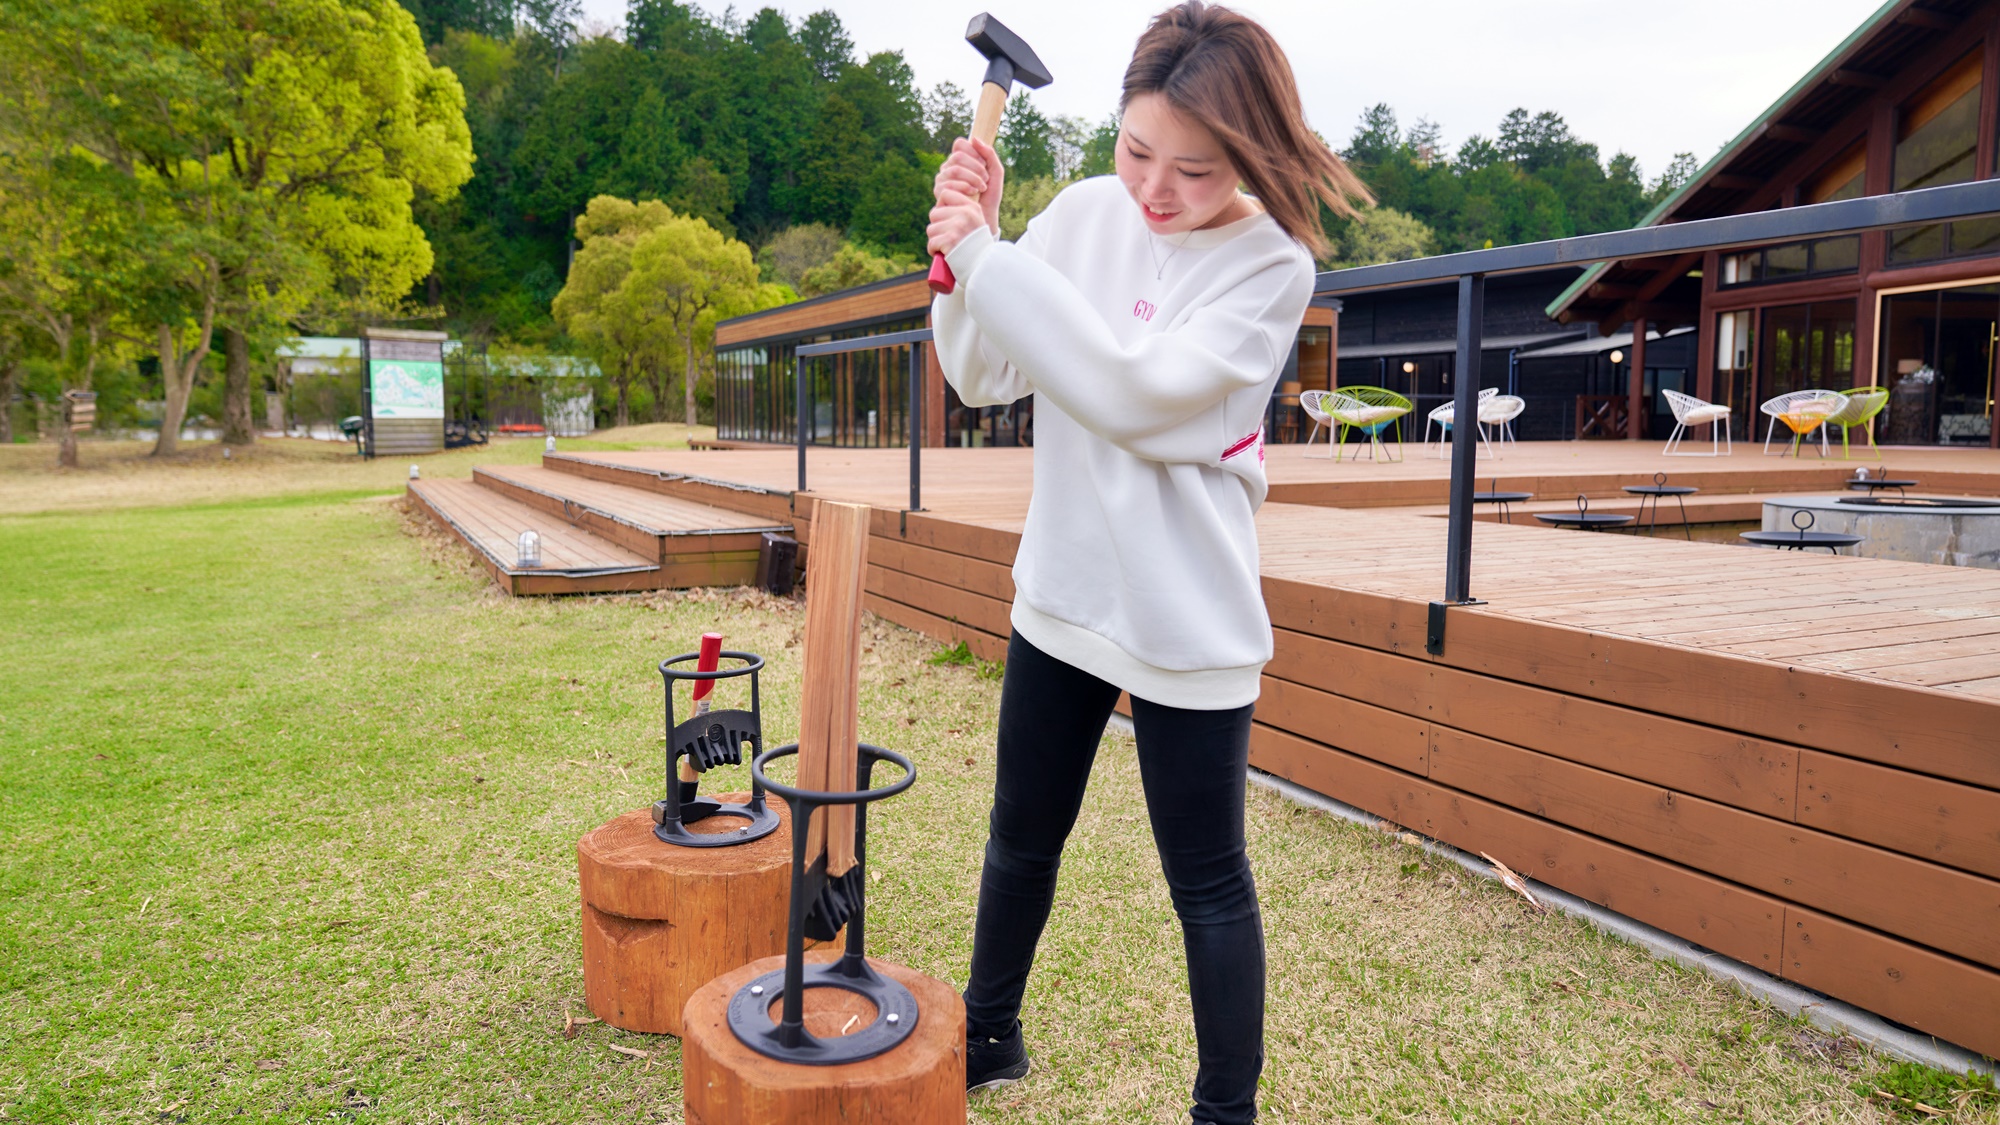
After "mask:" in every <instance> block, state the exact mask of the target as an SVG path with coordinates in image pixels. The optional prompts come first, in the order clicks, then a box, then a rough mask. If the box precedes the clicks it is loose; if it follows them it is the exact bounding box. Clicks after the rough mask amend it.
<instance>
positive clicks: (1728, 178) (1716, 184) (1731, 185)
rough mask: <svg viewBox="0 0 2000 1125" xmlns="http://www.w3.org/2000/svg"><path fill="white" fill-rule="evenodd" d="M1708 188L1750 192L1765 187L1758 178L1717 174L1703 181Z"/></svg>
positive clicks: (1729, 173)
mask: <svg viewBox="0 0 2000 1125" xmlns="http://www.w3.org/2000/svg"><path fill="white" fill-rule="evenodd" d="M1702 182H1703V183H1704V184H1706V185H1707V186H1708V187H1712V188H1720V189H1722V190H1723V191H1750V190H1752V189H1754V188H1760V187H1763V186H1764V181H1763V180H1762V179H1760V178H1758V177H1756V176H1743V175H1738V174H1737V173H1735V172H1717V173H1716V174H1715V175H1713V176H1710V177H1709V178H1708V179H1706V180H1704V181H1702Z"/></svg>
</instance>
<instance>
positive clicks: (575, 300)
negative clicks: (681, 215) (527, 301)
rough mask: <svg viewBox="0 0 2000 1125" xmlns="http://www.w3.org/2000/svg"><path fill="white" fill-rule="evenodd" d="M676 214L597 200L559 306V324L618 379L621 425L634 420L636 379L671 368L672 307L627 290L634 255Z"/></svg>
mask: <svg viewBox="0 0 2000 1125" xmlns="http://www.w3.org/2000/svg"><path fill="white" fill-rule="evenodd" d="M675 217H676V216H675V215H674V213H673V211H672V210H671V209H669V208H668V207H667V205H666V204H664V203H661V202H659V201H657V200H644V201H641V202H638V203H632V202H628V201H626V200H623V199H616V198H613V197H611V196H608V195H601V196H598V197H597V198H596V199H593V200H591V201H590V203H589V205H588V206H587V207H586V208H585V209H584V213H583V214H582V215H581V216H579V217H578V218H577V220H576V237H577V239H578V241H579V242H581V243H582V246H581V247H580V248H579V249H578V250H577V252H576V260H575V261H574V262H572V263H571V264H570V270H569V280H568V281H567V282H565V283H564V285H563V288H562V291H561V292H560V293H558V294H557V295H556V297H555V300H554V302H553V303H552V306H551V311H552V312H553V314H554V316H555V320H556V323H557V324H559V325H561V326H562V329H563V331H565V332H568V333H569V334H570V335H571V336H572V337H574V338H575V339H576V340H578V341H579V342H581V343H582V344H583V345H584V347H585V348H586V349H587V350H588V351H589V352H590V353H591V357H592V358H593V359H595V360H597V364H598V367H599V368H600V369H601V370H602V371H604V373H605V376H606V377H607V378H608V379H610V380H611V385H612V389H613V391H614V392H615V394H616V422H617V424H618V425H620V426H627V425H630V424H631V422H632V408H631V391H632V382H633V380H634V379H635V378H637V377H638V375H639V374H640V372H641V370H642V369H643V368H645V367H647V366H648V365H651V366H652V367H653V368H654V369H656V370H657V369H661V368H663V366H664V360H663V358H662V356H661V354H660V353H661V351H662V349H663V348H665V347H667V346H670V344H671V334H670V333H669V332H668V331H667V326H666V325H665V324H664V322H663V316H664V310H662V309H661V308H659V306H658V305H657V304H656V303H654V304H648V303H647V302H646V301H645V300H644V299H643V298H644V295H643V294H640V293H638V292H637V291H630V292H628V291H626V290H625V282H626V280H627V279H628V278H629V277H630V276H631V273H632V251H633V248H634V247H635V246H636V245H637V244H638V242H639V240H640V239H641V238H642V237H644V236H645V235H647V234H649V233H651V232H653V231H655V230H658V229H660V228H661V227H664V226H666V225H667V224H669V223H671V222H673V221H674V219H675ZM663 397H664V396H655V399H654V405H655V409H656V410H657V409H658V408H659V403H660V400H661V398H663Z"/></svg>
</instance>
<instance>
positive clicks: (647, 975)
mask: <svg viewBox="0 0 2000 1125" xmlns="http://www.w3.org/2000/svg"><path fill="white" fill-rule="evenodd" d="M748 796H749V794H747V793H736V794H722V795H721V799H722V800H724V801H742V800H745V799H747V798H748ZM765 800H766V801H767V802H769V804H770V806H771V808H773V809H774V810H775V811H776V812H777V814H778V820H779V825H778V830H777V831H776V832H773V833H771V834H770V835H769V836H765V837H764V838H762V839H760V840H753V841H751V842H750V843H748V844H739V845H736V846H734V847H727V848H683V847H676V846H674V845H672V844H666V843H662V842H661V841H660V839H659V838H658V837H656V836H654V835H653V813H652V810H651V809H639V810H637V811H636V812H629V813H626V814H625V815H624V816H621V817H619V818H617V819H616V820H613V821H611V822H610V823H609V824H606V825H604V826H603V827H601V828H598V829H596V830H595V831H593V832H591V833H589V834H588V835H586V836H584V837H583V839H581V840H579V841H578V842H577V845H576V863H577V875H578V878H579V881H580V882H581V883H582V887H583V996H584V1002H585V1003H587V1004H589V1005H590V1010H591V1011H592V1012H594V1013H596V1014H597V1017H598V1018H599V1019H601V1020H603V1021H604V1022H606V1023H608V1024H610V1025H612V1026H613V1027H622V1028H624V1029H626V1030H627V1031H646V1032H656V1033H657V1032H665V1033H667V1034H669V1035H679V1034H681V1032H682V1027H681V1013H682V1011H683V1009H684V1008H685V1007H686V1006H687V1000H688V997H689V996H691V995H693V994H694V991H695V990H696V989H698V988H700V987H701V986H702V985H704V984H707V983H708V982H709V981H711V980H714V979H715V978H716V976H718V975H719V974H722V973H727V972H729V971H731V970H733V969H736V968H738V967H740V966H742V965H745V964H748V963H749V962H751V961H755V960H757V959H758V958H760V957H771V956H775V955H778V954H782V953H783V952H784V950H785V929H786V925H787V923H788V920H789V918H790V914H789V911H788V909H787V906H788V902H789V897H788V896H789V891H790V887H791V870H792V833H791V828H790V823H791V816H790V813H789V812H788V811H787V810H786V808H785V803H784V802H783V801H781V800H779V799H778V798H777V797H774V796H767V797H766V798H765ZM742 823H743V821H741V820H739V819H737V818H735V817H729V816H717V817H710V818H708V819H707V820H702V821H697V822H695V823H694V824H693V825H691V826H689V831H691V832H703V831H713V832H734V831H735V830H736V826H738V825H740V824H742Z"/></svg>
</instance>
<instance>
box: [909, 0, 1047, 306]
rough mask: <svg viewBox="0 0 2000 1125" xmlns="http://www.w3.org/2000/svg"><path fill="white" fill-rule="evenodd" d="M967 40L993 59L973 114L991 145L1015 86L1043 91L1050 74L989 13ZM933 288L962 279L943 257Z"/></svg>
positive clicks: (979, 136) (936, 263) (977, 130)
mask: <svg viewBox="0 0 2000 1125" xmlns="http://www.w3.org/2000/svg"><path fill="white" fill-rule="evenodd" d="M965 41H966V42H967V43H970V44H972V45H973V46H974V47H977V48H978V49H979V53H980V54H982V55H985V56H986V58H987V59H988V60H989V61H988V62H987V64H986V80H985V82H984V83H983V84H982V85H981V86H980V87H979V109H978V110H977V111H975V112H974V113H973V115H972V136H973V138H974V139H975V140H981V141H985V142H986V143H987V144H989V145H990V144H992V143H993V139H994V138H995V137H997V136H999V135H1000V111H1001V110H1002V109H1005V108H1006V106H1007V96H1008V94H1010V93H1012V92H1013V86H1014V83H1016V82H1019V83H1020V84H1021V85H1023V86H1026V87H1028V88H1029V89H1031V90H1039V89H1041V88H1042V87H1043V86H1046V85H1048V84H1049V71H1048V68H1047V67H1045V66H1043V65H1042V60H1041V59H1039V58H1036V57H1035V52H1034V51H1033V50H1032V49H1030V48H1029V46H1028V45H1027V44H1026V43H1023V42H1022V41H1021V37H1020V36H1018V35H1016V34H1014V33H1013V32H1011V31H1009V30H1007V27H1006V25H1005V24H1003V23H1001V22H1000V21H999V20H996V19H994V18H993V17H992V15H991V14H989V13H986V12H981V13H979V14H978V15H976V16H974V17H972V22H971V23H969V24H967V25H966V26H965ZM975 202H976V201H975ZM930 285H931V292H933V293H946V294H948V293H950V292H951V291H952V290H954V289H957V288H958V279H957V278H955V277H953V276H952V275H951V267H950V266H948V265H946V264H945V260H944V255H943V254H939V255H937V256H936V257H934V258H933V259H931V276H930Z"/></svg>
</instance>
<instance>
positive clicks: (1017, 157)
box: [995, 90, 1056, 180]
mask: <svg viewBox="0 0 2000 1125" xmlns="http://www.w3.org/2000/svg"><path fill="white" fill-rule="evenodd" d="M1054 141H1055V126H1054V125H1053V124H1052V123H1051V122H1050V121H1049V119H1048V118H1047V117H1044V116H1042V111H1041V110H1039V109H1036V108H1035V103H1034V102H1033V100H1031V99H1030V98H1029V97H1028V92H1027V91H1026V90H1023V91H1021V92H1020V93H1018V94H1015V95H1014V96H1013V98H1012V99H1010V100H1009V101H1008V102H1007V112H1006V113H1005V114H1003V115H1001V120H1000V142H999V144H998V145H996V146H995V147H996V148H997V150H998V151H999V153H1000V159H1001V161H1002V162H1003V163H1005V164H1006V166H1007V176H1008V178H1010V179H1012V178H1014V177H1016V176H1018V177H1020V178H1022V179H1024V180H1032V179H1037V178H1041V177H1048V178H1054V176H1055V174H1056V154H1055V147H1054Z"/></svg>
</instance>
